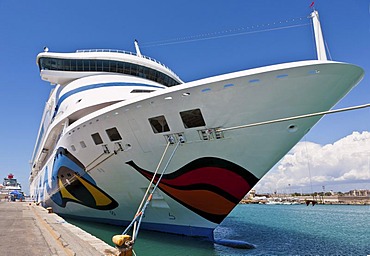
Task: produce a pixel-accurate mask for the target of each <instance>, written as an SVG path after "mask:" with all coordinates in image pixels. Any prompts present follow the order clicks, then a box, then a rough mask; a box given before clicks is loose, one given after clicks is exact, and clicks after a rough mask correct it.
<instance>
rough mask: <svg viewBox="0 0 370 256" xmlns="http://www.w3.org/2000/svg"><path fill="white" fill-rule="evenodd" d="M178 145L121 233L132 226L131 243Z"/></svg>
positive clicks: (151, 182) (124, 232) (123, 233)
mask: <svg viewBox="0 0 370 256" xmlns="http://www.w3.org/2000/svg"><path fill="white" fill-rule="evenodd" d="M180 143H181V141H180V140H179V141H178V142H177V144H176V146H175V148H174V150H173V151H172V153H171V155H170V157H169V159H168V161H167V163H166V165H165V167H164V168H163V170H162V172H161V175H160V176H159V178H158V180H157V182H156V184H155V186H154V188H153V189H152V191H151V192H150V194H149V196H147V195H148V193H145V195H144V197H143V200H142V201H141V204H140V206H139V208H138V211H137V213H136V215H135V217H134V219H133V220H132V221H131V223H130V224H129V225H128V226H127V228H126V229H125V230H124V231H123V232H122V235H125V234H127V232H128V231H129V230H130V229H131V227H132V226H133V225H134V227H133V232H132V241H133V242H135V239H136V237H137V235H138V233H139V229H140V225H141V221H142V219H143V216H144V213H145V210H146V207H147V206H148V205H149V203H150V201H151V200H152V198H153V194H154V192H155V190H156V189H157V187H158V185H159V183H160V181H161V180H162V177H163V175H164V173H165V171H166V170H167V167H168V165H169V164H170V162H171V160H172V158H173V157H174V155H175V152H176V151H177V148H178V147H179V145H180ZM169 144H171V143H170V142H168V143H167V146H166V149H165V151H164V152H163V154H162V157H161V160H160V161H159V163H158V166H157V170H156V171H155V173H154V174H153V177H152V180H151V181H150V183H149V186H148V188H147V192H148V191H149V190H150V187H151V186H152V184H153V182H154V179H155V177H156V175H157V172H158V170H159V167H160V165H161V163H162V161H163V158H164V156H165V154H166V152H167V149H168V146H169ZM145 199H146V202H145V204H144V205H143V202H144V201H145Z"/></svg>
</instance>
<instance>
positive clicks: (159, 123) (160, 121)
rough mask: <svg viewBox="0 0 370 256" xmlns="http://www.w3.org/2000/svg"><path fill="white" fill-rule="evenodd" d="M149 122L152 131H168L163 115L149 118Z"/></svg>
mask: <svg viewBox="0 0 370 256" xmlns="http://www.w3.org/2000/svg"><path fill="white" fill-rule="evenodd" d="M149 123H150V125H151V127H152V129H153V132H154V133H162V132H168V131H170V128H169V127H168V124H167V121H166V118H165V117H164V116H156V117H152V118H149Z"/></svg>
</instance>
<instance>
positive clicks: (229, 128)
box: [216, 103, 370, 132]
mask: <svg viewBox="0 0 370 256" xmlns="http://www.w3.org/2000/svg"><path fill="white" fill-rule="evenodd" d="M368 107H370V103H368V104H363V105H357V106H353V107H347V108H340V109H333V110H328V111H322V112H316V113H311V114H305V115H298V116H292V117H286V118H280V119H275V120H269V121H263V122H257V123H252V124H245V125H238V126H233V127H227V128H218V129H216V131H220V132H224V131H231V130H236V129H244V128H249V127H254V126H260V125H268V124H274V123H280V122H285V121H291V120H297V119H302V118H308V117H315V116H323V115H329V114H335V113H339V112H345V111H351V110H356V109H362V108H368Z"/></svg>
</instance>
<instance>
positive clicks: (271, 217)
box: [68, 205, 370, 256]
mask: <svg viewBox="0 0 370 256" xmlns="http://www.w3.org/2000/svg"><path fill="white" fill-rule="evenodd" d="M68 221H69V222H71V223H72V224H75V225H77V226H80V227H81V228H83V229H85V230H86V231H88V232H90V233H92V234H93V235H95V236H97V237H99V238H101V239H102V240H104V241H106V242H108V243H110V244H112V242H111V238H112V236H113V235H115V234H120V233H122V231H123V230H124V227H122V228H120V227H114V226H109V225H102V224H91V223H84V222H80V221H78V222H76V221H74V220H68ZM215 238H216V239H217V238H218V239H221V238H224V239H235V240H242V241H246V242H248V243H251V244H254V245H255V246H256V248H255V249H235V248H229V247H225V246H222V245H216V244H213V243H211V242H209V241H205V240H203V239H200V238H190V237H184V236H177V235H170V234H162V233H158V232H149V231H144V230H141V231H140V233H139V236H138V239H137V241H136V243H135V246H134V249H135V252H136V254H137V255H138V256H144V255H178V256H183V255H192V256H198V255H199V256H200V255H205V256H206V255H210V256H213V255H214V256H216V255H217V256H221V255H222V256H224V255H370V206H348V205H316V206H314V207H312V206H305V205H238V206H237V207H236V208H235V209H234V211H233V212H232V213H231V214H230V215H229V217H228V218H227V219H225V221H224V222H223V223H222V224H221V225H220V226H219V227H218V228H217V229H216V230H215Z"/></svg>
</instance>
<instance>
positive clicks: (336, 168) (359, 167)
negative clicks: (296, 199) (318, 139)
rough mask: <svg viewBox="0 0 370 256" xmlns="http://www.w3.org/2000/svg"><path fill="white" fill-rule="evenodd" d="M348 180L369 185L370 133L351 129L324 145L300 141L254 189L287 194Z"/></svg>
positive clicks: (327, 186) (348, 181)
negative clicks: (341, 136)
mask: <svg viewBox="0 0 370 256" xmlns="http://www.w3.org/2000/svg"><path fill="white" fill-rule="evenodd" d="M350 183H351V184H353V183H357V184H358V183H367V184H368V186H369V187H370V132H366V131H365V132H362V133H360V132H353V133H352V134H351V135H348V136H347V137H344V138H342V139H340V140H338V141H336V142H335V143H333V144H327V145H324V146H322V145H319V144H316V143H312V142H299V143H298V144H297V145H296V146H295V147H294V148H293V149H292V150H291V151H290V152H289V153H288V154H287V155H286V156H285V157H284V158H283V159H282V160H281V161H280V162H279V163H278V164H277V165H276V166H275V167H274V168H273V169H272V170H271V171H270V172H269V173H268V174H267V175H266V176H265V177H263V178H262V180H261V181H260V182H259V183H258V184H257V185H256V187H255V189H256V190H257V191H260V192H268V193H272V192H274V191H278V192H288V193H289V192H294V191H297V192H300V190H301V189H302V188H305V190H306V192H313V191H309V190H310V189H311V188H310V187H311V184H312V186H313V187H315V189H314V191H318V189H317V188H318V187H320V188H321V186H326V188H327V190H330V186H335V185H338V184H342V185H343V184H350ZM287 189H289V190H291V191H286V190H287ZM353 189H354V188H353ZM284 190H285V191H284ZM320 191H321V189H320Z"/></svg>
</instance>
